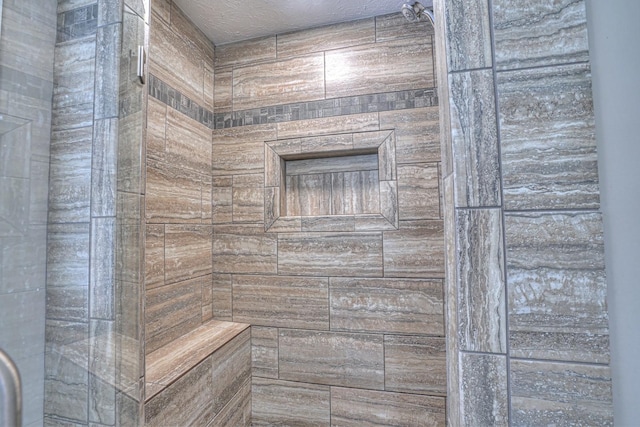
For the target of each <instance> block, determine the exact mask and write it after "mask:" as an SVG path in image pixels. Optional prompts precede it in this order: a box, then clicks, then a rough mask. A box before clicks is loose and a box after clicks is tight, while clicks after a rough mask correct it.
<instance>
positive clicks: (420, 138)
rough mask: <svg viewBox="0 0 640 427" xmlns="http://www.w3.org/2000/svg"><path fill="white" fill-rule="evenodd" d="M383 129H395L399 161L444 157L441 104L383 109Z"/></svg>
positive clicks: (381, 120)
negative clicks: (442, 150) (413, 107)
mask: <svg viewBox="0 0 640 427" xmlns="http://www.w3.org/2000/svg"><path fill="white" fill-rule="evenodd" d="M380 129H395V135H396V161H397V162H398V164H402V163H424V162H439V161H440V160H441V158H440V124H439V120H438V107H424V108H415V109H412V110H398V111H383V112H381V113H380Z"/></svg>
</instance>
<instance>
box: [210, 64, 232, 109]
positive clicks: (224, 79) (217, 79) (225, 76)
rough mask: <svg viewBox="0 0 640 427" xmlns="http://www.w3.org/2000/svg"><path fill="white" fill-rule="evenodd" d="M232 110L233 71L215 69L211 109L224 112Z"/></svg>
mask: <svg viewBox="0 0 640 427" xmlns="http://www.w3.org/2000/svg"><path fill="white" fill-rule="evenodd" d="M232 110H233V72H232V71H231V70H216V73H215V76H214V88H213V111H214V112H215V113H224V112H228V111H232Z"/></svg>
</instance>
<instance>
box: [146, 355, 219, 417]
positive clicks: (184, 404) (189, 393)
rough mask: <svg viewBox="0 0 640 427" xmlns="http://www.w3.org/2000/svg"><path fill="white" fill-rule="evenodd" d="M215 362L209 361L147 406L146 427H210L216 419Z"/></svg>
mask: <svg viewBox="0 0 640 427" xmlns="http://www.w3.org/2000/svg"><path fill="white" fill-rule="evenodd" d="M212 383H213V377H212V375H211V359H210V358H208V359H205V360H204V361H203V362H201V363H200V364H199V365H198V366H196V367H195V368H194V369H192V370H191V371H189V372H188V373H187V374H186V375H185V376H184V377H182V378H180V379H178V380H177V381H176V382H175V383H174V384H173V385H172V386H171V387H169V388H167V389H165V390H164V391H162V392H161V393H160V394H159V395H157V396H155V397H154V398H153V399H151V400H150V401H149V402H147V403H145V405H144V415H145V425H146V426H158V427H162V426H166V425H206V424H207V423H208V422H209V420H211V418H213V415H214V413H213V411H212V405H211V400H210V390H211V387H212Z"/></svg>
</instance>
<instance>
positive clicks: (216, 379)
mask: <svg viewBox="0 0 640 427" xmlns="http://www.w3.org/2000/svg"><path fill="white" fill-rule="evenodd" d="M211 363H212V370H211V373H212V378H213V386H212V394H211V396H209V398H210V399H211V401H212V403H213V412H214V413H216V414H217V413H218V412H220V410H222V408H224V406H225V405H226V404H227V403H228V402H229V401H230V400H231V399H232V398H233V396H234V395H235V394H236V393H237V392H238V391H239V390H240V389H241V387H242V386H243V385H244V384H245V383H246V382H247V380H250V378H251V329H245V330H244V331H243V332H242V333H240V334H239V335H238V336H236V337H235V338H234V339H232V340H231V341H229V342H228V343H227V344H225V345H224V346H223V347H222V348H221V349H219V350H218V351H216V352H215V353H213V355H212V356H211Z"/></svg>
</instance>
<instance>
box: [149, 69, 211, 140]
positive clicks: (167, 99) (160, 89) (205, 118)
mask: <svg viewBox="0 0 640 427" xmlns="http://www.w3.org/2000/svg"><path fill="white" fill-rule="evenodd" d="M148 86H149V95H150V96H152V97H154V98H156V99H157V100H158V101H160V102H162V103H164V104H166V105H168V106H169V107H171V108H173V109H175V110H178V111H180V112H181V113H182V114H184V115H185V116H187V117H190V118H192V119H193V120H195V121H197V122H199V123H202V124H203V125H205V126H207V127H208V128H210V129H214V120H213V111H211V110H208V109H206V108H204V107H202V106H201V105H199V104H198V103H197V102H195V101H193V100H192V99H190V98H189V97H187V96H185V95H184V94H182V93H180V91H179V90H177V89H175V88H173V87H171V86H170V85H168V84H167V83H165V82H163V81H162V80H160V79H159V78H158V77H156V76H154V75H153V74H149V80H148Z"/></svg>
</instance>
